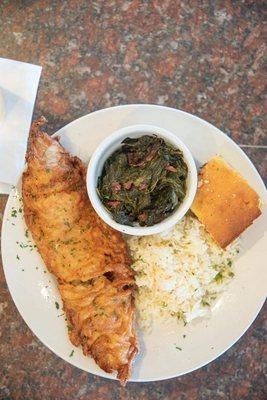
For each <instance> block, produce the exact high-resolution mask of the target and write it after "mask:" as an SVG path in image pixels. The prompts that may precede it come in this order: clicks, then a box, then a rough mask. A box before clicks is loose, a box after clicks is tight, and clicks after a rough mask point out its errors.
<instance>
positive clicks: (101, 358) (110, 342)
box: [22, 118, 137, 383]
mask: <svg viewBox="0 0 267 400" xmlns="http://www.w3.org/2000/svg"><path fill="white" fill-rule="evenodd" d="M44 123H45V119H44V118H42V119H40V120H39V121H37V122H35V123H33V126H32V130H31V135H30V139H29V146H28V151H27V156H26V159H27V164H28V168H27V171H26V172H25V173H24V174H23V179H22V197H23V204H24V215H25V220H26V223H27V225H28V227H29V229H30V231H31V233H32V236H33V238H34V240H35V243H36V245H37V248H38V250H39V252H40V254H41V256H42V258H43V260H44V262H45V264H46V266H47V268H48V270H49V271H50V272H51V273H53V274H54V275H55V276H56V277H57V279H58V282H59V289H60V293H61V295H62V299H63V303H64V309H65V311H66V314H67V317H68V320H69V323H70V324H71V326H72V328H73V329H72V331H71V332H70V339H71V341H72V343H73V344H75V345H80V344H81V345H82V347H83V351H84V353H85V354H91V355H92V356H93V357H94V359H95V361H96V362H97V363H98V364H99V366H100V367H101V368H102V369H104V370H105V371H107V372H112V371H117V372H118V378H119V379H120V380H121V382H122V383H124V382H126V380H127V379H128V378H129V375H130V369H131V361H132V359H133V357H134V355H135V354H136V353H137V341H136V337H135V333H134V332H133V327H132V323H133V318H134V305H133V286H134V279H133V272H132V270H131V269H130V258H129V256H128V252H127V247H126V244H125V241H124V239H123V237H122V236H121V234H119V233H118V232H116V231H114V230H113V229H111V228H110V227H109V226H107V225H106V224H105V223H104V222H102V220H101V219H100V218H99V217H98V216H97V214H96V213H95V211H94V210H93V208H92V206H91V204H90V202H89V199H88V196H87V192H86V185H85V166H84V165H83V163H82V162H81V160H79V159H78V158H77V157H72V156H70V155H69V153H68V152H66V151H65V150H64V148H63V147H62V146H61V145H60V144H59V143H58V141H57V140H56V139H52V138H51V137H49V136H48V135H47V134H45V133H43V132H41V131H40V128H39V127H40V125H43V124H44ZM99 302H100V303H101V308H102V309H103V313H102V314H101V313H99V312H96V310H95V308H94V307H95V306H94V303H96V304H100V303H99ZM115 314H116V316H115ZM92 327H93V329H92ZM111 327H112V329H111Z"/></svg>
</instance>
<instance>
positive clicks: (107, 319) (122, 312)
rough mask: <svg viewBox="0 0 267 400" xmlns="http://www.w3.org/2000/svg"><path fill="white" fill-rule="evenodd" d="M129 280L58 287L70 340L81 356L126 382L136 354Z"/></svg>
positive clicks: (100, 280)
mask: <svg viewBox="0 0 267 400" xmlns="http://www.w3.org/2000/svg"><path fill="white" fill-rule="evenodd" d="M131 283H132V282H131V280H129V279H128V280H123V279H118V280H116V279H115V281H113V282H110V281H109V279H107V278H106V277H105V276H102V277H99V278H95V279H92V281H91V282H90V283H87V284H86V285H81V284H78V285H75V284H70V283H62V284H59V290H60V293H61V296H62V299H63V301H64V306H65V309H66V313H67V318H68V320H69V322H70V324H71V325H70V326H69V329H70V334H69V336H70V340H71V342H72V343H73V344H74V345H75V346H78V345H80V344H81V345H82V346H83V352H84V354H92V356H93V357H94V359H95V360H97V363H98V365H99V366H100V367H101V368H102V369H103V370H105V371H107V372H112V371H114V370H116V371H118V378H119V379H121V380H122V381H123V382H125V381H126V380H127V378H128V376H129V372H130V371H129V368H130V362H131V360H132V359H133V357H134V356H135V354H136V348H137V343H136V338H135V337H134V336H133V334H132V321H133V317H134V315H133V314H134V307H133V297H132V290H131V289H130V286H129V285H131Z"/></svg>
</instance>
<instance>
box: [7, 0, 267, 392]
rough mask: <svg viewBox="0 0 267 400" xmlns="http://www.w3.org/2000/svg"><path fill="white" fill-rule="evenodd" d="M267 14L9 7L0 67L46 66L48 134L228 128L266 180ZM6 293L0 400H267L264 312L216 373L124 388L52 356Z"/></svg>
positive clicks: (168, 2) (109, 4)
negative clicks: (83, 124) (121, 119)
mask: <svg viewBox="0 0 267 400" xmlns="http://www.w3.org/2000/svg"><path fill="white" fill-rule="evenodd" d="M265 13H266V8H265V7H264V2H263V1H260V0H254V1H241V0H239V1H229V0H223V1H205V0H203V1H197V0H195V1H192V0H187V1H175V0H146V1H145V0H144V1H141V0H133V1H119V0H106V1H105V0H102V1H101V0H96V1H90V0H69V1H67V0H35V1H34V0H1V1H0V57H6V58H11V59H16V60H21V61H25V62H30V63H36V64H39V65H41V66H42V67H43V71H42V76H41V81H40V86H39V91H38V96H37V101H36V105H35V109H34V117H37V116H40V115H41V114H42V115H45V116H46V117H47V118H48V120H49V124H48V130H49V132H50V133H52V132H54V131H55V130H57V129H58V128H60V127H62V126H63V125H65V124H66V123H68V122H70V121H72V120H73V119H75V118H78V117H80V116H82V115H84V114H87V113H89V112H91V111H94V110H97V109H101V108H104V107H110V106H114V105H118V104H127V103H154V104H163V105H166V106H171V107H175V108H179V109H182V110H185V111H189V112H191V113H193V114H196V115H198V116H200V117H202V118H204V119H206V120H207V121H209V122H211V123H213V124H214V125H215V126H217V127H218V128H220V129H222V130H223V131H224V132H225V133H227V134H228V135H229V136H231V137H232V138H233V140H234V141H235V142H237V143H238V144H239V145H240V146H241V147H242V148H243V150H244V151H245V152H246V153H247V154H248V156H249V157H250V158H251V159H252V160H253V162H254V163H255V165H256V167H257V168H258V170H259V172H260V174H261V175H262V177H263V178H264V179H265V181H266V179H267V167H266V151H267V150H266V145H267V137H266V134H264V127H265V126H266V120H265V126H264V85H265V80H264V78H265V77H266V76H265V75H264V63H263V60H264V54H265V49H266V47H265V41H264V27H265V26H264V19H265V15H266V14H265ZM5 203H6V197H5V196H2V197H0V212H1V213H2V212H3V210H4V206H5ZM0 285H1V286H0V291H1V294H0V313H1V314H0V335H1V336H0V364H1V366H0V399H56V400H57V399H64V400H65V399H66V400H67V399H81V400H85V399H92V400H94V399H110V400H111V399H112V400H115V399H125V400H130V399H131V400H132V399H140V400H141V399H142V400H147V399H152V400H154V399H155V400H156V399H161V400H163V399H172V400H176V399H177V400H194V399H203V400H217V399H233V400H236V399H242V400H243V399H249V400H250V399H266V396H267V393H266V381H264V375H265V374H266V318H265V315H264V309H263V310H262V311H261V313H260V315H259V316H258V317H257V319H256V321H255V322H254V323H253V325H252V326H251V327H250V328H249V330H248V331H247V332H246V334H245V335H244V336H243V337H242V338H241V339H240V340H239V341H238V342H237V343H236V344H235V345H234V346H233V347H232V348H231V349H229V350H228V351H227V352H226V353H225V354H224V355H222V356H221V357H220V358H219V359H217V360H216V361H214V362H213V363H211V364H209V365H208V366H206V367H203V368H201V369H200V370H198V371H195V372H193V373H191V374H188V375H186V376H183V377H180V378H176V379H172V380H167V381H163V382H155V383H147V384H137V383H129V384H128V385H127V387H126V388H122V387H120V386H119V384H118V383H117V382H114V381H109V380H106V379H103V378H99V377H95V376H93V375H90V374H87V373H85V372H83V371H80V370H79V369H77V368H75V367H72V366H71V365H69V364H67V363H66V362H64V361H62V360H61V359H59V358H58V357H57V356H56V355H54V354H53V353H52V352H51V351H50V350H48V349H47V348H46V347H45V346H44V345H43V344H42V343H40V341H39V340H38V339H37V338H36V337H35V336H34V335H33V334H32V332H31V331H30V330H29V328H28V327H27V326H26V324H25V323H24V321H23V320H22V318H21V317H20V315H19V314H18V312H17V310H16V308H15V306H14V304H13V301H12V299H11V297H10V294H9V292H8V289H7V286H6V282H5V278H4V275H3V271H2V268H1V275H0ZM255 290H256V288H255ZM265 311H266V307H265ZM40 318H41V316H40ZM162 340H164V338H162Z"/></svg>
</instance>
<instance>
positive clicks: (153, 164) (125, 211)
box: [97, 135, 188, 226]
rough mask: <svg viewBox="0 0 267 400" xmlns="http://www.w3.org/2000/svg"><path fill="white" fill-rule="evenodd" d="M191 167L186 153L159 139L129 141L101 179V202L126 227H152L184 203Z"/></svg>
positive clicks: (106, 164) (124, 142) (110, 161)
mask: <svg viewBox="0 0 267 400" xmlns="http://www.w3.org/2000/svg"><path fill="white" fill-rule="evenodd" d="M187 173H188V170H187V165H186V163H185V162H184V159H183V155H182V152H181V151H180V150H179V149H175V148H174V147H173V146H172V145H170V144H168V143H166V142H165V141H164V140H163V139H162V138H159V137H157V136H155V135H153V136H149V135H144V136H142V137H139V138H126V139H125V140H124V141H123V142H122V146H121V148H119V149H118V150H117V151H115V153H113V154H112V155H111V156H110V157H109V158H108V159H107V160H106V162H105V164H104V167H103V171H102V174H101V176H100V177H99V179H98V185H97V187H98V192H99V196H100V199H101V201H102V202H103V204H104V205H105V207H106V208H107V209H108V210H109V211H110V212H111V214H112V215H113V218H114V220H115V221H117V222H118V223H120V224H123V225H132V226H133V225H136V224H139V225H140V226H151V225H154V224H157V223H158V222H161V221H162V220H164V219H165V218H166V217H167V216H169V215H170V214H171V213H172V212H173V211H174V210H175V209H176V208H177V207H178V206H179V205H180V204H181V202H182V201H183V199H184V197H185V192H186V177H187Z"/></svg>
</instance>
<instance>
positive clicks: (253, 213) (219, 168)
mask: <svg viewBox="0 0 267 400" xmlns="http://www.w3.org/2000/svg"><path fill="white" fill-rule="evenodd" d="M191 210H192V211H193V213H194V214H195V215H196V216H197V217H198V219H199V220H200V221H201V222H202V223H203V224H204V225H205V227H206V229H207V231H208V232H209V233H210V234H211V236H212V237H213V238H214V240H215V241H216V242H217V243H218V244H219V245H220V246H221V247H222V248H225V247H226V246H227V245H228V244H230V243H231V242H232V241H233V240H234V239H235V238H237V237H238V236H239V235H240V234H241V233H242V232H243V231H244V230H245V229H246V228H247V227H248V226H249V225H251V224H252V222H253V221H254V219H256V218H257V217H258V216H259V215H260V214H261V211H260V208H259V196H258V195H257V193H256V192H255V191H254V190H253V189H252V188H251V187H250V186H249V185H248V183H247V182H246V180H245V179H244V178H242V177H241V176H240V175H239V174H238V173H237V172H236V171H234V170H233V169H232V168H231V167H230V166H229V165H228V164H227V163H226V162H225V161H224V160H223V158H222V157H219V156H216V157H214V158H212V159H211V160H210V161H209V162H208V163H207V164H205V165H204V166H203V168H202V169H201V171H200V173H199V187H198V190H197V194H196V197H195V199H194V202H193V204H192V207H191Z"/></svg>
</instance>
